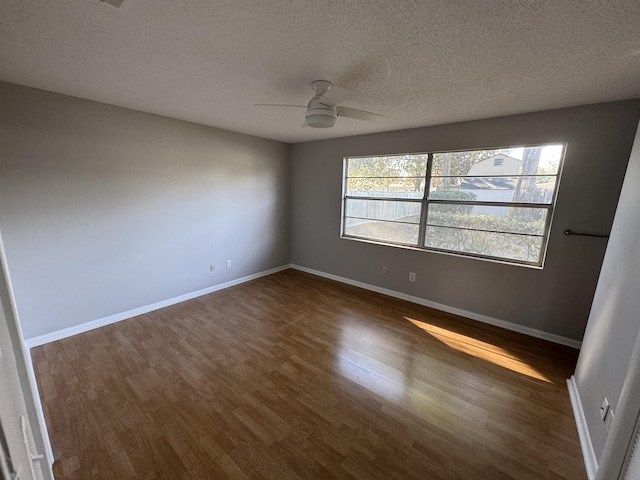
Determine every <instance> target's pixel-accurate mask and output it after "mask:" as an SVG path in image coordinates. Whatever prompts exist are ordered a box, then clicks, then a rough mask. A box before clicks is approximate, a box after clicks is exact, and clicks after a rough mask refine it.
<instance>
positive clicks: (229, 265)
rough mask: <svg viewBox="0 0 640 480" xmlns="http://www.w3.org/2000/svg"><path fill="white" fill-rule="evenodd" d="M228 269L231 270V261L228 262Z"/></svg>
mask: <svg viewBox="0 0 640 480" xmlns="http://www.w3.org/2000/svg"><path fill="white" fill-rule="evenodd" d="M227 268H231V260H227Z"/></svg>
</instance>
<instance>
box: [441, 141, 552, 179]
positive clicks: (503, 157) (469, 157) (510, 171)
mask: <svg viewBox="0 0 640 480" xmlns="http://www.w3.org/2000/svg"><path fill="white" fill-rule="evenodd" d="M563 149H564V146H563V145H543V146H536V147H513V148H499V149H493V150H470V151H466V152H447V153H436V154H434V155H433V169H432V172H431V173H432V175H434V176H441V175H447V176H448V175H451V176H454V177H456V176H466V175H468V176H485V175H486V176H493V175H556V174H557V173H558V168H559V165H560V159H561V157H562V153H563Z"/></svg>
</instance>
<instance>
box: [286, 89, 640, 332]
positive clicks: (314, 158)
mask: <svg viewBox="0 0 640 480" xmlns="http://www.w3.org/2000/svg"><path fill="white" fill-rule="evenodd" d="M639 107H640V103H639V102H637V101H636V102H615V103H608V104H599V105H593V106H586V107H577V108H571V109H562V110H555V111H547V112H540V113H533V114H526V115H518V116H512V117H503V118H495V119H489V120H481V121H472V122H465V123H459V124H451V125H443V126H436V127H427V128H420V129H412V130H404V131H397V132H389V133H381V134H372V135H364V136H358V137H347V138H340V139H334V140H325V141H316V142H309V143H302V144H297V145H294V146H293V150H292V192H293V194H292V198H293V199H294V201H293V203H292V254H291V256H292V262H293V263H295V264H297V265H301V266H304V267H308V268H312V269H316V270H320V271H323V272H327V273H330V274H334V275H339V276H342V277H346V278H349V279H352V280H356V281H361V282H366V283H369V284H373V285H376V286H379V287H383V288H388V289H391V290H395V291H398V292H402V293H405V294H409V295H414V296H417V297H421V298H424V299H426V300H430V301H433V302H438V303H441V304H445V305H448V306H451V307H456V308H460V309H464V310H467V311H470V312H473V313H476V314H481V315H487V316H490V317H493V318H496V319H499V320H504V321H508V322H512V323H515V324H519V325H522V326H525V327H530V328H535V329H539V330H542V331H544V332H548V333H552V334H556V335H560V336H563V337H567V338H570V339H577V340H579V339H581V338H582V335H583V332H584V328H585V325H586V321H587V318H588V315H589V309H590V306H591V301H592V298H593V294H594V291H595V286H596V282H597V279H598V273H599V271H600V267H601V264H602V259H603V256H604V252H605V247H606V241H604V240H601V239H593V238H584V237H567V236H565V235H564V234H563V232H564V230H566V229H572V230H576V231H586V232H604V233H607V232H609V229H610V227H611V224H612V221H613V216H614V212H615V208H616V203H617V200H618V196H619V193H620V189H621V186H622V180H623V177H624V172H625V169H626V166H627V161H628V159H629V153H630V150H631V145H632V142H633V137H634V134H635V128H636V125H637V119H638V113H639ZM548 142H567V143H568V148H567V154H566V159H565V166H564V172H563V175H562V180H561V182H560V189H559V196H558V202H557V210H556V213H555V219H554V223H553V227H552V230H551V237H550V243H549V249H548V253H547V260H546V264H545V267H544V269H543V270H536V269H530V268H524V267H519V266H511V265H505V264H501V263H496V262H490V261H483V260H476V259H470V258H462V257H456V256H451V255H445V254H438V253H433V252H416V251H409V250H403V249H399V248H394V247H387V246H381V245H375V244H367V243H363V242H357V241H353V240H345V239H340V236H339V235H340V209H341V184H342V168H343V167H342V165H343V162H342V159H343V157H345V156H349V155H369V154H386V153H405V152H424V151H430V150H449V149H466V148H482V147H497V146H509V145H524V144H532V143H548ZM382 265H387V266H388V273H387V275H383V274H382ZM409 271H413V272H416V273H417V281H416V282H415V283H409V281H408V272H409Z"/></svg>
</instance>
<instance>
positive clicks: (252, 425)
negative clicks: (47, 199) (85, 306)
mask: <svg viewBox="0 0 640 480" xmlns="http://www.w3.org/2000/svg"><path fill="white" fill-rule="evenodd" d="M31 352H32V356H33V361H34V365H35V368H36V374H37V379H38V384H39V387H40V394H41V398H42V402H43V405H44V411H45V416H46V419H47V424H48V428H49V433H50V435H51V440H52V444H53V448H54V451H55V452H57V455H58V456H59V459H58V460H57V461H56V463H55V465H54V472H55V475H56V478H57V479H59V480H60V479H74V480H75V479H85V478H91V479H98V478H104V479H118V480H122V479H155V478H163V479H225V478H229V479H298V478H313V479H332V478H340V479H367V480H368V479H402V480H407V479H421V480H438V479H454V478H455V479H516V480H524V479H567V480H583V479H585V478H586V474H585V470H584V467H583V463H582V457H581V453H580V446H579V442H578V438H577V433H576V427H575V423H574V420H573V415H572V412H571V407H570V403H569V396H568V393H567V388H566V383H565V380H566V378H568V377H569V376H570V375H571V373H572V372H573V369H574V366H575V362H576V358H577V351H575V350H573V349H570V348H566V347H562V346H558V345H554V344H551V343H548V342H545V341H542V340H537V339H534V338H530V337H526V336H523V335H520V334H517V333H513V332H509V331H506V330H501V329H499V328H494V327H491V326H487V325H484V324H480V323H477V322H474V321H471V320H466V319H464V318H461V317H457V316H454V315H449V314H445V313H442V312H439V311H435V310H432V309H429V308H426V307H421V306H417V305H414V304H411V303H407V302H404V301H401V300H397V299H393V298H390V297H386V296H383V295H378V294H375V293H371V292H368V291H365V290H361V289H358V288H355V287H350V286H347V285H343V284H340V283H336V282H332V281H330V280H326V279H323V278H319V277H315V276H312V275H308V274H305V273H301V272H298V271H294V270H287V271H284V272H280V273H277V274H274V275H271V276H268V277H263V278H261V279H258V280H254V281H252V282H248V283H245V284H242V285H238V286H235V287H232V288H228V289H226V290H222V291H220V292H216V293H213V294H210V295H207V296H204V297H200V298H197V299H194V300H190V301H188V302H184V303H182V304H179V305H175V306H172V307H168V308H164V309H162V310H159V311H155V312H152V313H149V314H146V315H141V316H139V317H136V318H134V319H131V320H127V321H123V322H120V323H117V324H113V325H109V326H106V327H103V328H100V329H97V330H93V331H90V332H87V333H83V334H81V335H77V336H74V337H71V338H67V339H64V340H60V341H57V342H54V343H51V344H48V345H44V346H41V347H37V348H34V349H32V351H31Z"/></svg>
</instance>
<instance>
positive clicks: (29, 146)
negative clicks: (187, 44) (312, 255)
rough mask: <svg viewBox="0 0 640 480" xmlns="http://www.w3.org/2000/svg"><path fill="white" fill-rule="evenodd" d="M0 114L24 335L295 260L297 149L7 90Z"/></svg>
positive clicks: (7, 216) (0, 215) (1, 207)
mask: <svg viewBox="0 0 640 480" xmlns="http://www.w3.org/2000/svg"><path fill="white" fill-rule="evenodd" d="M0 105H2V108H0V145H2V151H1V155H0V226H1V227H2V231H3V235H4V241H5V248H6V254H7V262H8V267H9V270H10V275H11V280H12V283H13V287H14V291H15V297H16V303H17V307H18V312H19V314H20V319H21V322H22V329H23V332H24V335H25V337H26V338H31V337H34V336H38V335H42V334H45V333H48V332H52V331H56V330H60V329H64V328H68V327H72V326H75V325H78V324H80V323H83V322H87V321H92V320H97V319H101V318H103V317H106V316H109V315H114V314H118V313H121V312H125V311H128V310H130V309H133V308H137V307H142V306H146V305H149V304H153V303H155V302H159V301H162V300H166V299H170V298H172V297H175V296H179V295H182V294H185V293H190V292H193V291H197V290H200V289H203V288H207V287H210V286H213V285H216V284H219V283H223V282H226V281H230V280H233V279H236V278H239V277H242V276H246V275H250V274H253V273H257V272H261V271H264V270H267V269H270V268H274V267H278V266H281V265H285V264H288V263H289V250H290V245H289V243H290V240H289V239H290V235H289V231H290V226H289V225H290V204H289V201H290V199H289V197H290V188H289V183H290V146H289V145H287V144H283V143H279V142H274V141H270V140H264V139H259V138H256V137H251V136H247V135H241V134H236V133H232V132H228V131H224V130H218V129H214V128H209V127H204V126H199V125H195V124H191V123H187V122H182V121H178V120H172V119H168V118H164V117H159V116H155V115H149V114H144V113H140V112H135V111H131V110H126V109H122V108H118V107H113V106H108V105H104V104H99V103H95V102H90V101H86V100H80V99H76V98H71V97H66V96H63V95H57V94H53V93H48V92H44V91H40V90H35V89H30V88H25V87H19V86H16V85H12V84H6V83H0ZM226 259H231V260H232V268H230V269H227V268H225V260H226ZM210 263H216V266H217V271H216V272H215V273H211V272H210V271H209V264H210Z"/></svg>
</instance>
